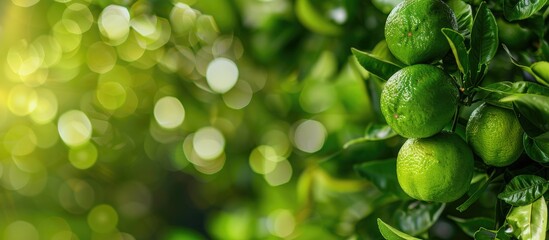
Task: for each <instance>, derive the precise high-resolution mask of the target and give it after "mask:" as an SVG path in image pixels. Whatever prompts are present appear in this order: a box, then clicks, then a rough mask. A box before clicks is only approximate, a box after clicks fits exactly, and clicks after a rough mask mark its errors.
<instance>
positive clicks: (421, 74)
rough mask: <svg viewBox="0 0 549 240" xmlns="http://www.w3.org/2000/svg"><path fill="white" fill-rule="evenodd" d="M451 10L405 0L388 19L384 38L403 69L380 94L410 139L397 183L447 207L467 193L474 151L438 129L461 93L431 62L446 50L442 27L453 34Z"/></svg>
mask: <svg viewBox="0 0 549 240" xmlns="http://www.w3.org/2000/svg"><path fill="white" fill-rule="evenodd" d="M456 26H457V24H456V18H455V16H454V13H453V12H452V10H451V9H450V8H449V7H448V5H446V4H445V3H444V2H442V1H440V0H405V1H403V2H401V3H400V4H399V5H397V6H396V7H395V8H394V9H393V10H392V11H391V13H390V14H389V16H388V18H387V22H386V25H385V38H386V41H387V47H388V48H389V50H390V51H391V53H392V54H393V55H394V56H395V57H396V58H397V59H398V60H400V61H402V62H403V63H405V64H408V65H409V66H406V67H404V68H402V69H400V70H399V71H397V72H396V73H395V74H393V75H392V76H391V77H390V78H389V79H388V81H387V83H386V84H385V86H384V88H383V91H382V93H381V112H382V114H383V116H384V118H385V120H386V121H387V124H388V125H389V126H391V128H392V129H393V130H394V131H395V132H397V133H398V134H400V135H401V136H403V137H406V138H408V140H407V141H406V142H405V143H404V145H403V146H402V147H401V149H400V151H399V153H398V156H397V167H396V171H397V179H398V182H399V184H400V186H401V188H402V190H404V192H405V193H407V194H408V195H409V196H410V197H412V198H415V199H418V200H423V201H430V202H451V201H454V200H457V199H458V198H460V197H461V196H462V195H463V194H464V193H465V192H467V190H468V189H469V186H470V182H471V178H472V175H473V171H474V169H473V165H474V159H473V152H472V151H471V149H470V148H469V146H468V145H467V143H466V142H465V141H464V140H463V139H462V138H461V137H459V136H458V135H456V134H453V133H448V132H443V131H442V130H443V129H444V128H445V127H446V126H448V125H449V124H450V123H451V122H452V119H453V117H454V116H455V115H456V111H457V106H458V103H459V90H458V88H457V86H456V85H455V84H454V82H453V81H454V80H453V79H452V77H450V75H448V74H447V73H446V72H444V71H443V70H442V69H441V68H439V67H436V66H434V65H430V64H429V63H431V62H434V61H438V60H440V59H441V58H442V57H444V56H445V55H446V54H447V53H448V51H449V45H448V43H447V40H446V38H445V37H444V35H443V34H442V32H441V29H442V28H451V29H456V28H457V27H456Z"/></svg>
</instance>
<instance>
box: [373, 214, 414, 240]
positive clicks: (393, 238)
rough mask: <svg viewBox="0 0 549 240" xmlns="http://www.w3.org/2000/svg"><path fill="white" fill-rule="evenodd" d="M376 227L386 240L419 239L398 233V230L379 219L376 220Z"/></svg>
mask: <svg viewBox="0 0 549 240" xmlns="http://www.w3.org/2000/svg"><path fill="white" fill-rule="evenodd" d="M377 226H378V227H379V231H380V232H381V235H383V237H384V238H385V239H387V240H419V238H415V237H412V236H410V235H408V234H406V233H403V232H401V231H399V230H398V229H396V228H394V227H391V226H389V225H388V224H386V223H384V222H383V221H382V220H381V219H379V218H378V219H377Z"/></svg>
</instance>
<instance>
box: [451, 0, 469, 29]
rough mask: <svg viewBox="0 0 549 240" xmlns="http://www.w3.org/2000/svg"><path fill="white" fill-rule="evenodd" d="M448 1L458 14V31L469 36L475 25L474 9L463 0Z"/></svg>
mask: <svg viewBox="0 0 549 240" xmlns="http://www.w3.org/2000/svg"><path fill="white" fill-rule="evenodd" d="M446 3H447V4H448V6H450V8H451V9H452V10H453V11H454V13H455V15H456V19H457V24H458V32H459V33H461V35H463V36H469V35H470V34H471V28H472V27H473V10H472V8H471V5H469V4H467V3H465V2H464V1H462V0H449V1H447V2H446Z"/></svg>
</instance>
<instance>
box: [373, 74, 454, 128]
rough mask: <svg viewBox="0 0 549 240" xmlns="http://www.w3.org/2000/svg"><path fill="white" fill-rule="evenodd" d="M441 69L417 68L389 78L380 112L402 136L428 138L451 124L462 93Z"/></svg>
mask: <svg viewBox="0 0 549 240" xmlns="http://www.w3.org/2000/svg"><path fill="white" fill-rule="evenodd" d="M452 81H453V80H452V78H451V77H450V76H449V75H448V74H446V73H444V71H442V70H441V69H440V68H437V67H435V66H431V65H425V64H417V65H412V66H408V67H405V68H403V69H401V70H399V71H398V72H396V73H395V74H393V76H391V77H390V78H389V80H388V81H387V83H386V84H385V86H384V87H383V90H382V92H381V112H382V113H383V116H384V117H385V120H386V121H387V124H389V126H391V128H392V129H393V130H395V131H396V132H397V133H398V134H400V135H401V136H404V137H407V138H425V137H430V136H433V135H435V134H437V133H438V132H440V131H441V130H442V129H443V128H444V127H445V126H446V125H447V124H448V123H450V122H451V120H452V118H453V116H454V114H455V112H456V107H457V103H458V95H459V91H458V90H457V88H456V87H455V86H454V85H453V84H452Z"/></svg>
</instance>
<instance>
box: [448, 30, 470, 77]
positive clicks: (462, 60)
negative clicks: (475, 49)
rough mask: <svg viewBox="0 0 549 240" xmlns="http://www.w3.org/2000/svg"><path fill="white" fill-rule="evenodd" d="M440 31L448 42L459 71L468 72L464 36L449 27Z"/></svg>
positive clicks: (467, 57)
mask: <svg viewBox="0 0 549 240" xmlns="http://www.w3.org/2000/svg"><path fill="white" fill-rule="evenodd" d="M442 33H443V34H444V36H446V39H447V40H448V44H450V48H451V49H452V53H453V54H454V57H455V58H456V63H457V65H458V68H459V71H461V73H463V74H467V73H468V72H469V56H468V53H467V48H466V47H465V38H464V37H463V35H461V34H460V33H458V32H456V31H454V30H453V29H450V28H443V29H442Z"/></svg>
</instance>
